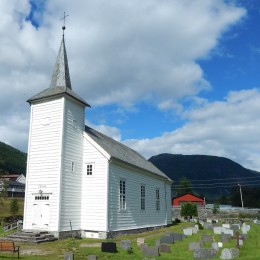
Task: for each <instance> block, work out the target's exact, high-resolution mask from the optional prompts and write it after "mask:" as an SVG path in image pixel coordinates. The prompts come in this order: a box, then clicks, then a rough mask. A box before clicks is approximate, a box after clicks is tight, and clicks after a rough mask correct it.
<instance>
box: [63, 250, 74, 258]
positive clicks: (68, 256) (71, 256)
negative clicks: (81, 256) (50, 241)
mask: <svg viewBox="0 0 260 260" xmlns="http://www.w3.org/2000/svg"><path fill="white" fill-rule="evenodd" d="M64 260H74V254H73V253H72V252H66V253H65V254H64Z"/></svg>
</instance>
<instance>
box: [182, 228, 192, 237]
mask: <svg viewBox="0 0 260 260" xmlns="http://www.w3.org/2000/svg"><path fill="white" fill-rule="evenodd" d="M183 234H184V235H185V236H192V228H184V229H183Z"/></svg>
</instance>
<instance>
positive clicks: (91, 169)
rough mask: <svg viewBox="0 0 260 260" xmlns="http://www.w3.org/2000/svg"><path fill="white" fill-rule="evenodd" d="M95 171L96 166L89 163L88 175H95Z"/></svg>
mask: <svg viewBox="0 0 260 260" xmlns="http://www.w3.org/2000/svg"><path fill="white" fill-rule="evenodd" d="M93 171H94V164H93V163H87V175H93Z"/></svg>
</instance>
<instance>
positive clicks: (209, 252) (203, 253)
mask: <svg viewBox="0 0 260 260" xmlns="http://www.w3.org/2000/svg"><path fill="white" fill-rule="evenodd" d="M216 255H217V252H216V250H214V249H210V248H200V249H196V250H194V252H193V257H194V259H209V258H213V257H215V256H216Z"/></svg>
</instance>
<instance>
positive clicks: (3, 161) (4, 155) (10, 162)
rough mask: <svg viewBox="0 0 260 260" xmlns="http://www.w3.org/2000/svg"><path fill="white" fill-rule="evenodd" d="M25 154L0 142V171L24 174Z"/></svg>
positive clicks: (2, 172)
mask: <svg viewBox="0 0 260 260" xmlns="http://www.w3.org/2000/svg"><path fill="white" fill-rule="evenodd" d="M26 160H27V154H26V153H23V152H21V151H19V150H17V149H15V148H13V147H12V146H10V145H7V144H5V143H3V142H0V173H1V174H24V175H25V174H26Z"/></svg>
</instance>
